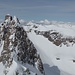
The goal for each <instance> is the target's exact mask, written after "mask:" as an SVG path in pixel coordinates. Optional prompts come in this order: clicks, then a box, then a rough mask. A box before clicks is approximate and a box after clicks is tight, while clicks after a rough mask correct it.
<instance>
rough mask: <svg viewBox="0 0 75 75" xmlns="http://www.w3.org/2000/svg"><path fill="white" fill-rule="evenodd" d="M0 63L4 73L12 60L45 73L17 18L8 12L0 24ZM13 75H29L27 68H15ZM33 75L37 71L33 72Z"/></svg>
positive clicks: (38, 56) (5, 74)
mask: <svg viewBox="0 0 75 75" xmlns="http://www.w3.org/2000/svg"><path fill="white" fill-rule="evenodd" d="M0 47H1V54H0V63H2V64H3V66H4V67H5V70H4V71H3V72H4V75H8V73H9V70H8V68H10V67H11V66H12V64H13V62H14V61H16V63H17V64H18V63H20V64H26V63H27V64H29V65H32V66H33V67H35V68H36V67H37V69H38V70H39V71H40V73H41V74H45V72H44V68H43V63H42V60H41V58H40V55H39V54H38V53H37V50H36V48H35V47H34V44H33V43H32V42H31V41H30V40H29V38H28V36H27V33H26V31H25V30H24V29H23V27H22V26H20V22H19V19H18V18H16V17H14V18H13V17H12V16H10V15H9V14H8V15H6V16H5V20H4V22H3V23H2V24H1V26H0ZM13 75H31V72H30V70H29V69H28V68H27V69H26V70H25V71H22V74H21V73H20V71H19V70H16V72H15V74H13ZM35 75H37V73H36V72H35Z"/></svg>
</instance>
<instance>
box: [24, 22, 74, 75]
mask: <svg viewBox="0 0 75 75" xmlns="http://www.w3.org/2000/svg"><path fill="white" fill-rule="evenodd" d="M29 25H30V24H29ZM32 25H36V26H38V28H33V26H32ZM24 29H25V30H27V31H28V30H29V29H32V31H31V32H29V33H28V37H29V39H30V40H31V41H32V42H33V43H34V45H35V47H36V49H37V50H38V52H39V54H40V55H41V58H42V61H43V63H44V68H45V73H46V75H75V63H74V62H73V60H74V59H75V45H73V46H69V47H67V46H65V45H62V47H60V46H56V45H54V44H53V43H52V42H50V41H49V40H48V39H47V38H45V37H44V36H42V35H36V33H35V32H34V30H38V31H49V30H54V31H56V32H59V33H61V34H62V35H63V37H75V25H71V24H70V25H69V24H59V23H58V24H57V23H56V24H52V25H41V24H40V25H39V24H33V23H31V26H24ZM56 58H60V60H57V59H56Z"/></svg>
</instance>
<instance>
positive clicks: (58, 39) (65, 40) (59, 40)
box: [35, 30, 75, 47]
mask: <svg viewBox="0 0 75 75" xmlns="http://www.w3.org/2000/svg"><path fill="white" fill-rule="evenodd" d="M35 33H36V34H37V35H43V36H44V37H46V38H48V40H49V41H50V42H52V43H53V44H55V45H56V46H62V44H64V45H66V46H67V47H68V46H69V43H71V45H73V44H75V37H73V38H72V37H64V36H63V35H62V34H60V33H59V32H57V31H53V30H50V31H37V30H35Z"/></svg>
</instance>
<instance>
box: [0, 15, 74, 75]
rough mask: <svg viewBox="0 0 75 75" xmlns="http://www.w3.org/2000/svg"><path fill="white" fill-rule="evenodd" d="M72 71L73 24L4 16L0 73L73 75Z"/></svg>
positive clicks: (8, 74)
mask: <svg viewBox="0 0 75 75" xmlns="http://www.w3.org/2000/svg"><path fill="white" fill-rule="evenodd" d="M74 70H75V25H74V24H72V23H70V22H68V23H64V22H57V21H48V20H47V19H46V20H44V21H39V22H38V21H36V22H35V21H29V22H27V21H25V22H24V20H21V21H19V19H18V18H17V17H16V16H14V17H12V16H10V15H9V14H7V15H6V16H5V20H4V22H2V23H1V24H0V75H75V72H74Z"/></svg>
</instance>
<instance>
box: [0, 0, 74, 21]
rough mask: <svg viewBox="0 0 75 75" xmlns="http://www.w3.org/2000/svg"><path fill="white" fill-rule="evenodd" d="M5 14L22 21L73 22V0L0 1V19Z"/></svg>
mask: <svg viewBox="0 0 75 75" xmlns="http://www.w3.org/2000/svg"><path fill="white" fill-rule="evenodd" d="M6 14H10V15H12V16H14V15H15V16H17V17H18V18H19V19H24V20H35V21H38V20H45V19H48V20H50V21H65V22H75V0H0V19H4V16H5V15H6Z"/></svg>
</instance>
